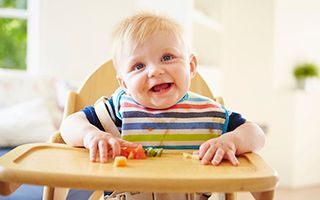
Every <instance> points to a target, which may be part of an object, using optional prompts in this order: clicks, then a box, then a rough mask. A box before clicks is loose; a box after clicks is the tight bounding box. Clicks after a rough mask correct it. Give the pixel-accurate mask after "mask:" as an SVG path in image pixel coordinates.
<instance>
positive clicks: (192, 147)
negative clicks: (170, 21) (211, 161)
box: [143, 145, 200, 150]
mask: <svg viewBox="0 0 320 200" xmlns="http://www.w3.org/2000/svg"><path fill="white" fill-rule="evenodd" d="M148 147H152V148H163V149H196V150H198V149H199V148H200V146H199V145H181V146H165V145H161V146H143V148H148Z"/></svg>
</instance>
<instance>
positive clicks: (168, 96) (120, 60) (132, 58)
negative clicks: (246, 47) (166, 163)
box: [113, 13, 197, 109]
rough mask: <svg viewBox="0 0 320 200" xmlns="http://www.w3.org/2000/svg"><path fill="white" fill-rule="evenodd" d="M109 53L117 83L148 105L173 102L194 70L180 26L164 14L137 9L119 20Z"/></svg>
mask: <svg viewBox="0 0 320 200" xmlns="http://www.w3.org/2000/svg"><path fill="white" fill-rule="evenodd" d="M113 53H114V55H113V62H114V65H115V68H116V71H117V78H118V80H119V84H120V85H121V86H122V87H123V89H125V90H126V92H127V93H128V94H129V95H131V96H132V97H133V99H134V100H135V101H136V102H137V103H139V104H141V105H143V106H145V107H148V108H154V109H165V108H168V107H171V106H172V105H174V104H176V103H177V102H178V101H179V100H180V99H182V98H183V97H184V95H185V94H186V92H187V91H188V89H189V87H190V82H191V79H192V78H193V76H194V75H195V73H196V66H197V61H196V58H195V56H194V55H192V54H190V52H189V47H188V44H187V43H186V41H185V39H184V37H183V31H182V27H181V26H180V25H179V24H177V23H176V22H175V21H173V20H172V19H169V18H167V17H165V16H159V15H154V14H148V13H141V14H137V15H134V16H132V17H129V18H127V19H125V20H124V21H122V23H120V25H119V26H118V27H117V29H116V31H115V32H114V46H113Z"/></svg>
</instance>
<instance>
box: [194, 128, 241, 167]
mask: <svg viewBox="0 0 320 200" xmlns="http://www.w3.org/2000/svg"><path fill="white" fill-rule="evenodd" d="M232 134H234V133H226V134H223V135H222V136H220V137H218V138H213V139H210V140H208V141H206V142H204V143H203V144H201V146H200V149H199V157H200V159H201V163H202V164H204V165H207V164H209V163H210V162H211V164H213V165H219V164H220V163H221V161H222V160H223V159H227V160H229V161H230V162H231V163H232V164H233V165H235V166H237V165H238V164H239V161H238V159H237V158H236V156H235V153H236V145H235V144H234V142H233V140H232Z"/></svg>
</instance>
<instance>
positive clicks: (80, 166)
mask: <svg viewBox="0 0 320 200" xmlns="http://www.w3.org/2000/svg"><path fill="white" fill-rule="evenodd" d="M239 162H240V165H239V166H237V167H234V166H232V165H231V164H229V163H228V162H223V163H222V164H221V165H219V166H212V165H206V166H205V165H201V164H200V161H199V160H193V159H186V158H184V157H183V156H182V152H181V151H173V150H165V151H164V152H163V154H162V156H161V157H155V158H148V159H146V160H128V163H127V166H126V167H113V161H109V162H108V163H92V162H90V161H89V154H88V151H87V150H86V149H83V148H73V147H69V146H67V145H64V144H49V143H34V144H26V145H21V146H19V147H17V148H15V149H13V150H12V151H10V152H8V153H7V154H5V155H4V156H2V157H0V194H9V193H11V192H13V190H14V189H15V186H16V185H18V184H23V183H27V184H35V185H47V186H52V187H67V188H79V189H81V188H82V189H95V190H118V191H144V192H147V191H153V192H186V191H188V192H236V191H250V192H259V191H270V190H273V189H274V188H275V186H276V184H277V174H276V172H275V171H274V170H273V169H271V168H270V167H269V166H268V165H267V164H266V163H265V162H264V161H263V160H262V159H261V157H260V156H259V155H257V154H253V153H250V154H245V155H243V156H241V157H239Z"/></svg>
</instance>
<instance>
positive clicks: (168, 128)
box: [83, 90, 245, 149]
mask: <svg viewBox="0 0 320 200" xmlns="http://www.w3.org/2000/svg"><path fill="white" fill-rule="evenodd" d="M106 109H107V111H108V112H109V114H110V116H111V118H112V119H113V121H114V122H115V124H116V126H117V127H118V128H119V130H120V132H121V135H122V138H123V139H125V140H128V141H132V142H137V143H141V144H143V145H144V146H153V147H162V148H166V149H198V148H199V145H200V144H201V143H203V142H204V141H206V140H208V139H211V138H214V137H218V136H220V135H221V134H223V133H225V132H228V131H231V130H233V129H235V128H236V127H238V126H240V125H241V124H243V123H244V122H245V119H244V118H242V117H241V115H240V114H238V113H233V112H230V111H228V110H227V109H225V108H224V107H223V106H221V105H220V104H218V103H216V102H215V101H213V100H211V99H209V98H207V97H203V96H200V95H198V94H195V93H193V92H188V93H187V94H186V95H185V96H184V97H183V98H182V99H181V100H180V101H179V102H178V103H177V104H176V105H174V106H172V107H170V108H168V109H163V110H157V109H150V108H145V107H143V106H141V105H139V104H138V103H137V102H135V101H134V100H133V99H132V97H131V96H129V95H126V94H125V93H124V92H123V91H121V90H117V91H116V92H115V93H114V94H113V95H112V97H111V98H110V99H109V100H108V101H106ZM83 112H84V113H85V114H86V117H87V118H88V120H89V122H90V123H92V124H93V125H95V126H97V127H98V128H100V129H101V130H103V128H102V126H101V123H100V122H99V120H98V118H97V116H96V113H95V111H94V108H93V107H86V108H85V109H84V110H83Z"/></svg>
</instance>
